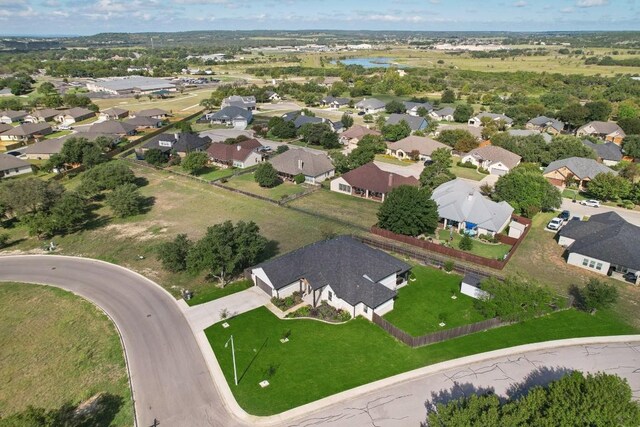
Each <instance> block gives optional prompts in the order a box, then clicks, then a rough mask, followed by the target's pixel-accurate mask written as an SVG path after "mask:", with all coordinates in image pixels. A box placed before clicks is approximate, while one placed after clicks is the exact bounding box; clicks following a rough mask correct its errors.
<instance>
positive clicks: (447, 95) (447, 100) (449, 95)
mask: <svg viewBox="0 0 640 427" xmlns="http://www.w3.org/2000/svg"><path fill="white" fill-rule="evenodd" d="M440 102H442V103H443V104H452V103H454V102H456V93H455V92H454V91H453V90H451V89H446V90H445V91H444V92H442V96H441V97H440Z"/></svg>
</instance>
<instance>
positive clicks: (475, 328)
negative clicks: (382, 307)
mask: <svg viewBox="0 0 640 427" xmlns="http://www.w3.org/2000/svg"><path fill="white" fill-rule="evenodd" d="M372 320H373V323H375V324H376V325H378V326H380V327H381V328H382V329H384V330H385V331H387V332H388V333H389V335H391V336H393V337H394V338H396V339H397V340H399V341H402V342H403V343H405V344H406V345H408V346H409V347H413V348H415V347H422V346H424V345H428V344H435V343H438V342H441V341H446V340H449V339H452V338H456V337H461V336H464V335H469V334H473V333H475V332H480V331H486V330H487V329H493V328H497V327H499V326H504V325H508V323H506V322H502V321H501V320H500V319H498V318H493V319H487V320H483V321H482V322H477V323H471V324H469V325H462V326H458V327H457V328H450V329H444V330H442V331H438V332H433V333H431V334H426V335H421V336H419V337H414V336H412V335H409V334H408V333H406V332H405V331H403V330H402V329H399V328H398V327H396V326H394V325H393V324H391V323H389V322H388V321H387V320H385V319H383V318H382V317H380V316H379V315H377V314H376V313H373V316H372Z"/></svg>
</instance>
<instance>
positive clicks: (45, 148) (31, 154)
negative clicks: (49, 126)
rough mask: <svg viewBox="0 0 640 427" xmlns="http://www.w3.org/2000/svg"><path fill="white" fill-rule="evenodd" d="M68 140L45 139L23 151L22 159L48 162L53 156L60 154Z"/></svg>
mask: <svg viewBox="0 0 640 427" xmlns="http://www.w3.org/2000/svg"><path fill="white" fill-rule="evenodd" d="M67 139H68V138H53V139H43V140H42V141H38V142H36V143H34V144H31V145H29V146H27V148H25V149H24V150H22V154H21V155H20V158H22V159H28V160H48V159H50V158H51V156H52V155H54V154H58V153H60V151H61V150H62V146H63V145H64V142H65V141H66V140H67Z"/></svg>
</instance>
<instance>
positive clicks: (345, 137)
mask: <svg viewBox="0 0 640 427" xmlns="http://www.w3.org/2000/svg"><path fill="white" fill-rule="evenodd" d="M365 135H375V136H380V135H381V133H380V132H378V131H377V130H373V129H369V128H368V127H366V126H362V125H353V126H351V127H350V128H349V129H347V130H345V131H344V132H342V133H341V134H340V143H341V144H343V145H354V146H355V145H358V142H359V141H360V140H361V139H362V137H363V136H365Z"/></svg>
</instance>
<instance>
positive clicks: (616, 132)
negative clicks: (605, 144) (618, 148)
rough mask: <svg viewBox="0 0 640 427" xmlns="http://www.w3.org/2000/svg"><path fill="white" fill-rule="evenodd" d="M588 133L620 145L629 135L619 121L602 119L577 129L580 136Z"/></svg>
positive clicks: (577, 134)
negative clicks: (604, 120)
mask: <svg viewBox="0 0 640 427" xmlns="http://www.w3.org/2000/svg"><path fill="white" fill-rule="evenodd" d="M587 135H591V136H597V137H599V138H602V139H604V140H605V141H610V142H613V143H616V144H618V145H620V144H622V140H623V139H624V137H625V136H627V135H626V134H625V133H624V131H623V130H622V128H621V127H620V126H618V124H617V123H614V122H601V121H593V122H589V123H587V124H585V125H583V126H580V127H579V128H578V130H576V136H578V137H580V136H587Z"/></svg>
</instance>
